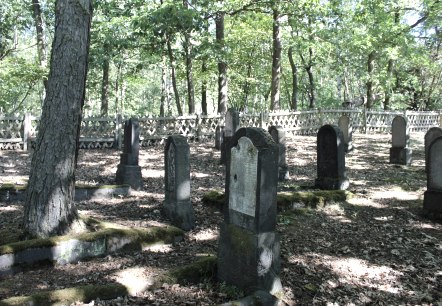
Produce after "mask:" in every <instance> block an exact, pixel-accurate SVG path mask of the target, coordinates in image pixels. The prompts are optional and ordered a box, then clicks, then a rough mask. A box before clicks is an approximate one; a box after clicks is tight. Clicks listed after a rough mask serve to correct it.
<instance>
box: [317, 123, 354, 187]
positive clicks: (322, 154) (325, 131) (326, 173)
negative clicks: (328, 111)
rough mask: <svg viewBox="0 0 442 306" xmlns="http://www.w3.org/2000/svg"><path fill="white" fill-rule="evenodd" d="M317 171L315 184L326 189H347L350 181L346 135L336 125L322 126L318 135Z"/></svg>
mask: <svg viewBox="0 0 442 306" xmlns="http://www.w3.org/2000/svg"><path fill="white" fill-rule="evenodd" d="M316 150H317V158H318V160H317V172H318V177H317V178H316V182H315V185H316V186H317V187H318V188H321V189H326V190H345V189H347V188H348V186H349V181H348V179H347V177H346V174H345V150H344V136H343V134H342V132H341V130H340V129H339V128H338V127H337V126H334V125H328V124H327V125H324V126H322V127H321V128H320V129H319V131H318V135H317V149H316Z"/></svg>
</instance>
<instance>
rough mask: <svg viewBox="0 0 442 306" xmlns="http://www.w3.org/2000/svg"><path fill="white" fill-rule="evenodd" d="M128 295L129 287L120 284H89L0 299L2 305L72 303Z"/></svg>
mask: <svg viewBox="0 0 442 306" xmlns="http://www.w3.org/2000/svg"><path fill="white" fill-rule="evenodd" d="M124 295H127V289H126V287H124V286H123V285H119V284H107V285H87V286H81V287H75V288H67V289H61V290H54V291H45V292H40V293H36V294H33V295H30V296H17V297H12V298H8V299H4V300H1V301H0V306H3V305H5V306H15V305H35V306H40V305H41V306H47V305H70V304H72V303H75V302H83V303H88V302H90V301H92V300H95V299H97V298H100V299H102V300H108V299H114V298H117V297H118V296H124Z"/></svg>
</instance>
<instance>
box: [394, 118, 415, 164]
mask: <svg viewBox="0 0 442 306" xmlns="http://www.w3.org/2000/svg"><path fill="white" fill-rule="evenodd" d="M409 140H410V133H409V130H408V124H407V119H406V118H405V117H403V116H396V117H394V119H393V123H392V125H391V148H390V164H399V165H410V164H411V149H410V148H409V147H408V143H409Z"/></svg>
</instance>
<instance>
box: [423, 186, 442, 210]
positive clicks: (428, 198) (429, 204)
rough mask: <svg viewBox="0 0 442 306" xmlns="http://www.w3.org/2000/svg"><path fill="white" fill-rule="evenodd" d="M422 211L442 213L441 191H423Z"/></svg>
mask: <svg viewBox="0 0 442 306" xmlns="http://www.w3.org/2000/svg"><path fill="white" fill-rule="evenodd" d="M424 211H425V212H426V213H431V214H435V215H441V214H442V192H441V191H432V190H427V191H425V192H424Z"/></svg>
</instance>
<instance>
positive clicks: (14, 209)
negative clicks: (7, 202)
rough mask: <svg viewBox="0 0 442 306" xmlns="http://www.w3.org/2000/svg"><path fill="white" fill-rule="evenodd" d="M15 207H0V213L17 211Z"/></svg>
mask: <svg viewBox="0 0 442 306" xmlns="http://www.w3.org/2000/svg"><path fill="white" fill-rule="evenodd" d="M19 210H20V209H18V208H17V207H16V206H6V207H0V211H19Z"/></svg>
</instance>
